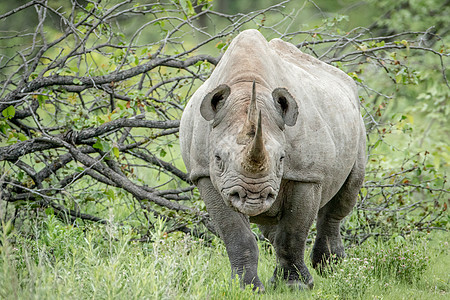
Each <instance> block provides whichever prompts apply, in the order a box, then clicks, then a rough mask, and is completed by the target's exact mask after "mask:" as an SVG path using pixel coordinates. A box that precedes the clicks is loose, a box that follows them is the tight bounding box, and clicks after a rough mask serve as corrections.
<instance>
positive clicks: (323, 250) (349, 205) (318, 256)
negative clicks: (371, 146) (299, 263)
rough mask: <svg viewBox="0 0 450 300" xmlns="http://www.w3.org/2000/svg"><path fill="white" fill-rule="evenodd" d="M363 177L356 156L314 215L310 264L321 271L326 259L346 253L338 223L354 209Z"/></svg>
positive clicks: (360, 160) (362, 169) (362, 163)
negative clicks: (338, 187) (348, 169)
mask: <svg viewBox="0 0 450 300" xmlns="http://www.w3.org/2000/svg"><path fill="white" fill-rule="evenodd" d="M363 181H364V159H363V158H361V159H358V160H357V162H356V163H355V165H354V167H353V169H352V171H351V172H350V174H349V176H348V177H347V180H346V181H345V183H344V184H343V186H342V187H341V189H340V190H339V191H338V193H337V194H336V195H335V196H334V197H333V198H332V199H331V200H330V202H328V203H327V204H326V205H325V206H323V207H322V208H321V209H320V210H319V213H318V216H317V226H316V227H317V236H316V240H315V242H314V246H313V249H312V252H311V262H312V265H313V268H314V269H316V270H317V271H318V272H319V273H321V272H322V271H323V270H324V268H325V267H327V266H329V262H337V261H338V260H339V259H341V258H343V257H345V251H344V245H343V243H342V238H341V233H340V223H341V220H342V219H343V218H345V217H346V216H347V215H348V214H349V213H350V212H351V211H352V209H353V206H354V205H355V203H356V200H357V198H358V193H359V190H360V188H361V185H362V183H363Z"/></svg>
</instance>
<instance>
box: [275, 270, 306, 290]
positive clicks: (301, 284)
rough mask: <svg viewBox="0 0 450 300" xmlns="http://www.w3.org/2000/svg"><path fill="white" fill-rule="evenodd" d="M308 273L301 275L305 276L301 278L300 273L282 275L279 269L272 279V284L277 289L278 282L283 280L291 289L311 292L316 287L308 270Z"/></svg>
mask: <svg viewBox="0 0 450 300" xmlns="http://www.w3.org/2000/svg"><path fill="white" fill-rule="evenodd" d="M305 268H306V266H305ZM306 271H307V273H305V272H301V274H303V276H301V275H299V274H298V272H283V273H284V274H280V273H278V269H275V272H274V275H273V276H272V278H270V284H271V285H273V286H274V287H276V286H277V282H278V280H283V281H285V282H286V285H287V286H289V287H291V288H297V289H299V290H311V289H312V288H313V287H314V280H313V278H312V276H311V274H310V273H309V271H308V270H307V269H306ZM302 277H303V278H302Z"/></svg>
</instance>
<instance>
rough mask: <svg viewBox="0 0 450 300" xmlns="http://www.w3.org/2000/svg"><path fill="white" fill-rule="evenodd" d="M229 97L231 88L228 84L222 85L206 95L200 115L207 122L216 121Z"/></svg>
mask: <svg viewBox="0 0 450 300" xmlns="http://www.w3.org/2000/svg"><path fill="white" fill-rule="evenodd" d="M229 95H230V87H229V86H228V85H226V84H221V85H219V86H218V87H216V88H215V89H214V90H212V91H211V92H209V93H208V94H206V96H205V98H203V101H202V104H201V105H200V114H201V115H202V117H203V118H204V119H205V120H206V121H211V120H212V119H214V117H215V116H216V114H217V112H218V111H219V110H220V109H221V108H222V106H223V104H224V103H225V100H226V99H227V98H228V96H229Z"/></svg>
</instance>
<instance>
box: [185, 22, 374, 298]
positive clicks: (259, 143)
mask: <svg viewBox="0 0 450 300" xmlns="http://www.w3.org/2000/svg"><path fill="white" fill-rule="evenodd" d="M180 144H181V150H182V156H183V160H184V162H185V164H186V167H187V170H188V171H189V172H190V178H191V180H192V181H193V182H194V183H195V184H196V185H197V187H198V189H199V191H200V195H201V197H202V198H203V200H204V201H205V203H206V208H207V210H208V212H209V214H210V216H211V218H212V220H213V221H214V224H215V226H216V228H217V231H218V233H219V234H220V237H221V238H222V239H223V241H224V243H225V245H226V249H227V253H228V257H229V259H230V263H231V269H232V274H233V275H235V274H238V275H239V277H240V279H241V281H242V282H243V284H253V285H254V289H259V290H260V291H263V290H264V286H263V284H262V283H261V281H260V279H259V278H258V274H257V267H258V247H257V243H256V239H255V236H254V235H253V233H252V231H251V230H250V223H249V222H254V223H257V224H258V226H259V228H260V229H261V232H262V233H263V234H264V236H265V237H266V238H267V239H268V240H269V241H270V242H271V243H272V244H273V245H274V248H275V250H276V254H277V260H278V267H277V269H276V270H275V272H274V276H277V274H281V276H283V278H284V279H285V280H287V282H288V284H291V285H297V286H298V287H299V288H305V287H308V288H311V287H312V286H313V279H312V276H311V274H310V272H309V271H308V268H307V267H306V265H305V262H304V249H305V242H306V238H307V235H308V231H309V228H310V226H311V224H312V222H313V221H314V219H316V218H317V237H316V240H315V243H314V246H313V250H312V254H311V260H312V265H313V267H314V268H320V267H321V266H322V265H323V264H324V263H325V262H326V260H327V259H328V258H330V256H331V255H336V257H342V256H344V255H345V254H344V247H343V244H342V241H341V236H340V232H339V226H340V221H341V220H342V219H343V218H344V217H345V216H347V214H349V213H350V211H351V210H352V208H353V206H354V204H355V202H356V199H357V194H358V192H359V189H360V187H361V185H362V182H363V179H364V170H365V157H366V155H365V127H364V123H363V120H362V118H361V115H360V110H359V100H358V95H357V91H356V85H355V83H354V82H353V80H352V79H351V78H350V77H349V76H347V75H346V74H345V73H344V72H342V71H340V70H339V69H337V68H334V67H332V66H330V65H327V64H325V63H323V62H321V61H319V60H317V59H315V58H313V57H312V56H309V55H307V54H304V53H302V52H301V51H300V50H298V49H297V48H296V47H295V46H294V45H292V44H290V43H287V42H284V41H282V40H280V39H273V40H271V41H270V42H267V41H266V39H265V38H264V37H263V36H262V35H261V33H259V32H258V31H257V30H246V31H243V32H242V33H240V34H239V35H238V36H237V37H236V38H235V39H234V40H233V41H232V43H231V44H230V46H229V48H228V49H227V51H226V52H225V54H224V55H223V57H222V59H221V60H220V62H219V64H218V65H217V66H216V68H215V70H214V71H213V72H212V74H211V76H210V78H209V79H208V80H206V81H205V83H204V84H203V85H202V86H201V87H200V88H199V89H198V90H197V91H196V92H195V94H194V95H193V96H192V98H191V99H190V101H189V103H188V104H187V107H186V109H185V111H184V113H183V116H182V118H181V125H180Z"/></svg>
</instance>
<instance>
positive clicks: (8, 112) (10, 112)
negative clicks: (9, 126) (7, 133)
mask: <svg viewBox="0 0 450 300" xmlns="http://www.w3.org/2000/svg"><path fill="white" fill-rule="evenodd" d="M2 115H3V116H4V117H5V118H7V119H12V118H14V116H15V115H16V109H15V108H14V106H12V105H10V106H8V107H7V108H5V109H4V110H3V111H2Z"/></svg>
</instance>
